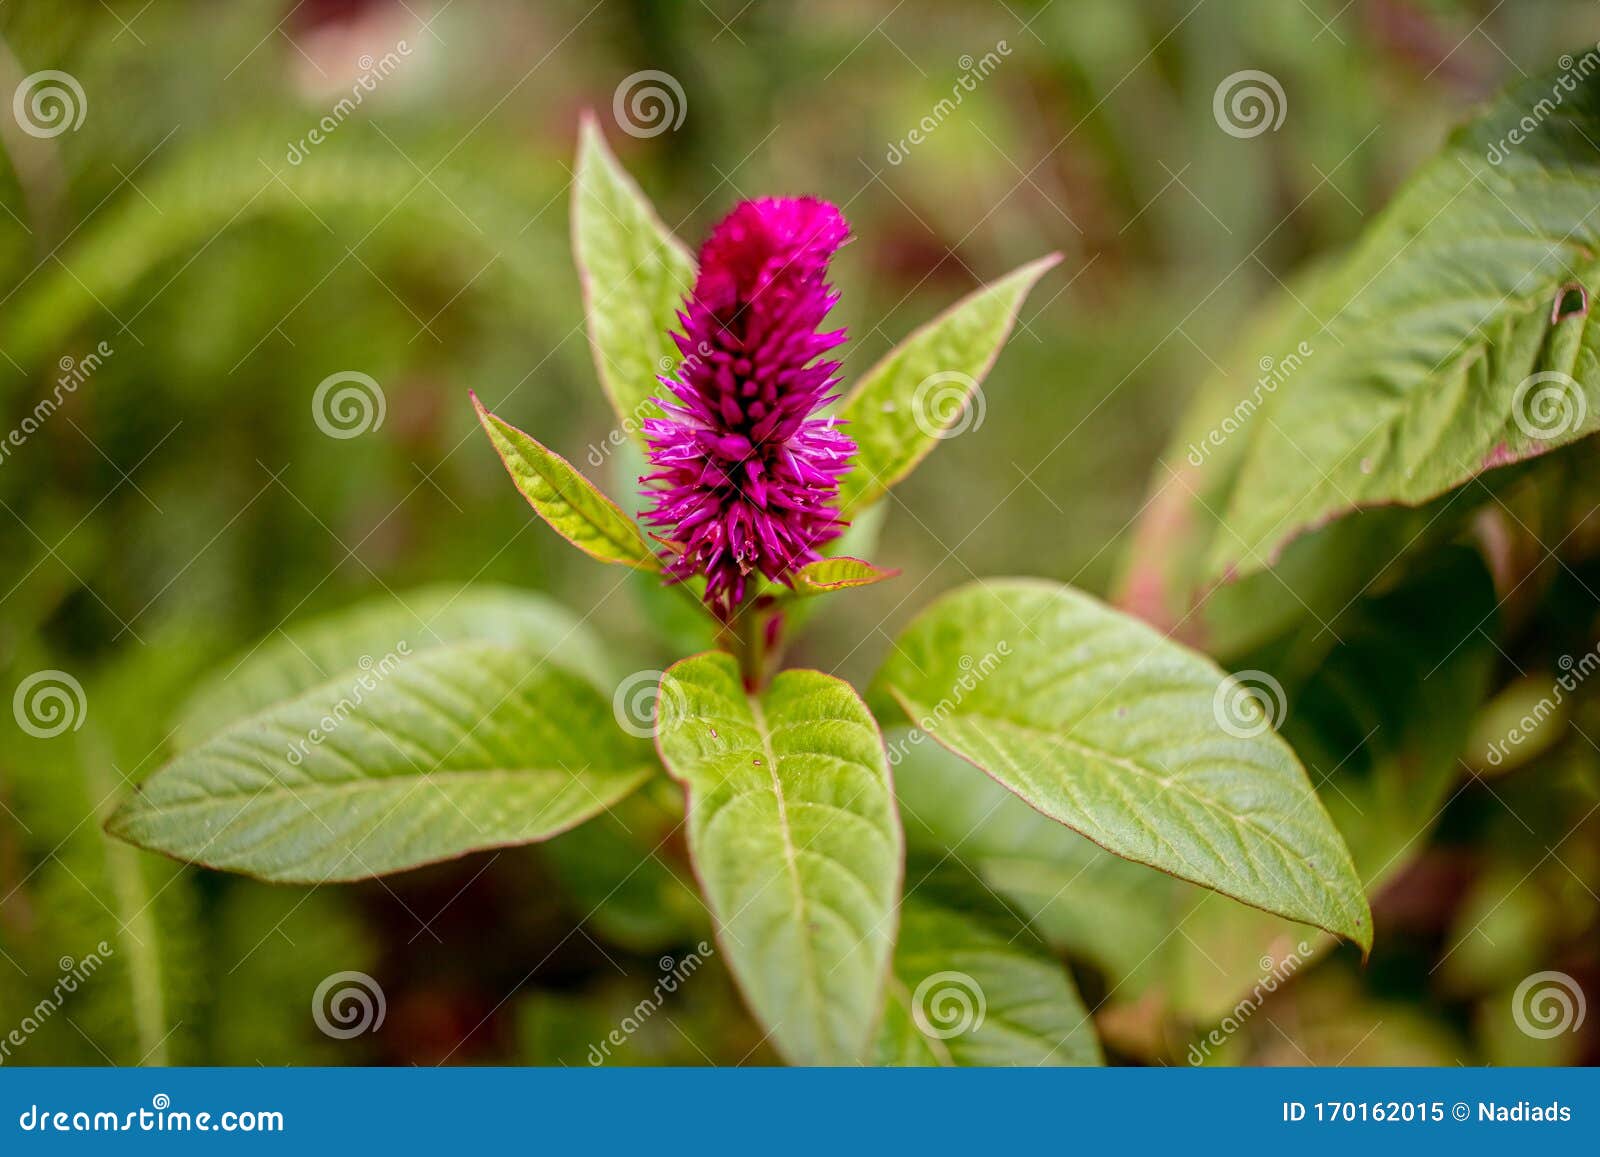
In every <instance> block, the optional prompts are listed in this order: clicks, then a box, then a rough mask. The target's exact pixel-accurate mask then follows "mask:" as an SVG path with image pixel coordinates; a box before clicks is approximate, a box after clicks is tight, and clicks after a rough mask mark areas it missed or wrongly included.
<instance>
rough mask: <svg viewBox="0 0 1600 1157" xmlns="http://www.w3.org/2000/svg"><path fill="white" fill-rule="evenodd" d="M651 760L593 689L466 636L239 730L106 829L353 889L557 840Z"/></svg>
mask: <svg viewBox="0 0 1600 1157" xmlns="http://www.w3.org/2000/svg"><path fill="white" fill-rule="evenodd" d="M653 766H654V760H653V759H652V757H651V752H650V748H649V745H648V744H647V743H645V742H643V741H641V740H635V739H632V738H630V737H629V736H628V735H627V734H625V733H624V732H623V731H622V730H621V729H620V728H619V727H618V725H617V722H616V719H615V717H614V716H613V713H612V704H611V703H610V702H609V701H608V700H607V699H606V698H605V697H604V696H603V695H601V693H600V692H599V691H597V690H596V689H595V688H594V687H593V686H592V685H591V684H589V683H588V682H586V681H585V680H583V679H581V678H579V677H578V676H576V675H573V674H571V673H570V672H567V671H563V670H561V669H560V668H558V667H555V666H553V665H550V664H538V663H530V662H529V659H528V657H527V656H526V655H524V654H522V653H521V652H519V651H515V650H511V649H509V648H506V647H498V646H494V645H492V644H482V643H463V644H457V645H454V646H448V647H438V648H435V649H433V650H430V651H424V652H421V653H419V654H417V655H415V656H414V657H410V658H401V659H400V660H399V661H398V662H394V663H390V662H388V661H387V660H385V661H384V662H382V663H380V664H379V665H377V666H375V667H373V668H371V669H369V670H367V671H364V672H363V673H362V674H361V676H360V677H359V678H357V679H356V680H354V681H352V682H351V683H350V684H348V685H339V684H325V685H323V686H322V687H319V688H316V689H314V690H312V691H309V692H307V693H306V694H304V695H302V696H300V697H299V698H296V699H291V700H289V701H288V702H286V703H282V704H280V705H279V706H277V707H274V708H272V709H270V710H268V711H264V712H261V713H259V714H256V715H253V716H251V717H249V718H248V719H245V720H242V721H241V722H239V723H236V724H234V725H233V726H231V727H229V728H227V729H225V730H223V731H222V732H220V733H218V734H217V735H215V736H213V737H212V738H211V739H209V740H207V741H206V742H204V743H202V744H201V745H200V746H198V747H196V748H193V749H192V750H190V751H188V752H185V753H184V754H182V755H179V756H178V757H177V758H176V759H174V760H173V761H172V762H170V763H169V764H167V765H166V766H165V767H163V768H162V769H161V770H160V771H158V772H156V773H155V775H153V776H151V777H150V778H149V779H148V780H146V781H145V782H144V783H143V784H141V785H140V786H139V788H138V789H137V790H136V791H135V792H134V794H133V795H132V796H131V797H130V798H129V799H128V800H126V801H125V802H124V803H123V805H122V806H121V807H120V808H118V810H117V811H116V813H115V814H114V815H113V816H112V817H111V820H110V821H109V822H108V824H107V829H108V830H109V831H110V832H111V833H112V834H113V835H116V836H119V837H121V838H122V839H125V840H128V841H130V842H132V843H135V844H138V845H140V846H141V847H145V848H150V849H152V850H155V851H160V852H165V853H167V854H168V855H172V856H176V857H178V858H179V859H183V860H189V861H192V862H194V863H199V864H205V865H207V866H209V867H214V868H224V869H227V870H229V871H235V872H242V873H244V874H246V875H251V876H257V877H260V878H262V879H266V880H275V881H284V882H297V883H323V882H326V881H331V880H354V879H361V878H364V877H368V876H375V875H382V874H384V873H386V872H397V871H401V870H403V869H406V868H413V867H416V866H418V865H420V864H427V863H432V862H434V861H436V860H444V859H449V858H451V857H454V856H460V855H464V854H465V853H467V852H471V851H476V850H479V849H482V848H491V847H503V846H506V845H510V844H521V843H529V842H532V841H535V840H542V839H547V838H549V837H550V836H553V835H556V834H557V833H559V832H562V831H565V830H566V829H567V828H570V827H572V826H573V825H575V824H577V823H580V822H582V821H583V820H585V819H588V818H589V817H590V816H593V815H595V814H596V813H598V812H600V811H602V810H603V809H605V808H606V807H609V806H610V805H611V804H613V803H615V802H616V801H617V800H619V799H621V798H622V797H623V796H625V795H627V794H628V793H629V792H630V791H632V790H633V789H634V788H635V787H637V786H638V785H639V784H640V783H642V782H643V781H644V780H645V779H646V778H647V777H648V776H649V775H650V773H651V770H652V768H653Z"/></svg>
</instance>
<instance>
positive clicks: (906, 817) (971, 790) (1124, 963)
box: [885, 728, 1259, 999]
mask: <svg viewBox="0 0 1600 1157" xmlns="http://www.w3.org/2000/svg"><path fill="white" fill-rule="evenodd" d="M885 734H886V737H887V738H888V740H889V752H890V761H891V763H892V764H893V766H894V788H895V798H896V799H897V800H898V802H899V804H900V816H901V819H902V820H903V822H904V823H905V829H906V847H907V849H908V851H909V852H910V853H911V854H914V855H918V856H921V857H924V858H926V857H929V856H944V855H948V856H949V857H950V858H951V859H952V860H954V861H956V862H957V863H959V864H961V865H963V866H964V867H965V868H966V869H967V870H969V871H970V872H971V873H972V874H973V875H974V876H976V877H977V878H978V879H981V880H982V881H983V882H984V884H985V885H987V886H988V887H990V888H992V889H994V891H995V892H997V893H998V894H999V895H1001V896H1003V897H1004V898H1005V900H1006V902H1007V904H1008V905H1009V906H1010V907H1011V908H1013V909H1014V910H1015V912H1016V913H1017V915H1018V916H1020V917H1021V918H1022V919H1023V920H1025V921H1026V924H1027V927H1028V930H1029V934H1030V935H1032V936H1034V937H1035V938H1041V937H1042V938H1043V939H1044V940H1045V941H1047V942H1048V943H1049V944H1050V945H1051V946H1052V947H1054V948H1057V949H1059V950H1061V951H1064V952H1068V953H1070V954H1071V955H1073V956H1074V957H1077V958H1079V959H1082V960H1087V961H1089V962H1091V963H1093V964H1094V965H1095V966H1096V967H1098V968H1100V969H1101V970H1102V971H1103V972H1105V974H1106V976H1107V978H1108V979H1109V980H1110V981H1111V982H1112V983H1113V984H1114V986H1115V988H1116V995H1117V998H1118V999H1129V998H1131V997H1134V996H1137V995H1138V994H1139V992H1141V991H1142V990H1143V989H1144V988H1145V987H1147V984H1148V982H1149V981H1150V980H1152V979H1154V978H1155V976H1156V975H1157V971H1158V968H1159V966H1160V965H1161V964H1162V963H1163V962H1164V960H1163V958H1164V949H1165V948H1166V946H1168V945H1169V944H1170V942H1171V940H1172V939H1173V937H1172V926H1173V924H1174V922H1175V921H1176V919H1177V917H1178V916H1179V915H1180V910H1181V905H1180V903H1179V902H1178V899H1177V891H1178V889H1180V888H1184V889H1187V890H1190V891H1193V890H1194V889H1188V886H1187V885H1181V884H1179V883H1178V881H1176V880H1174V879H1173V878H1172V877H1171V876H1167V875H1163V874H1162V873H1160V872H1157V871H1154V870H1153V869H1151V868H1147V867H1145V866H1144V865H1143V864H1136V863H1134V862H1132V861H1131V860H1124V859H1121V858H1120V857H1118V856H1113V855H1112V854H1111V853H1110V852H1107V851H1105V850H1104V849H1103V848H1101V847H1099V846H1098V845H1096V844H1094V843H1092V842H1091V841H1089V840H1086V839H1084V838H1083V837H1082V836H1080V835H1079V834H1078V833H1077V832H1075V831H1073V830H1072V829H1071V828H1068V827H1063V826H1062V825H1061V824H1059V823H1057V822H1056V821H1055V820H1053V819H1050V818H1049V817H1048V816H1045V815H1042V814H1041V813H1039V812H1037V811H1035V810H1034V809H1033V808H1031V807H1029V806H1028V805H1027V804H1025V803H1023V802H1022V801H1021V800H1020V799H1018V798H1017V797H1016V796H1015V795H1013V794H1012V793H1011V792H1010V791H1008V790H1007V789H1006V788H1004V787H1002V786H1000V784H998V783H996V782H995V781H994V780H993V779H990V778H989V777H988V776H986V775H979V774H977V773H975V772H974V771H973V769H972V765H971V764H970V763H968V762H967V761H966V760H964V759H961V758H959V757H957V756H955V755H952V754H951V753H950V752H948V751H946V750H945V749H944V748H942V747H940V746H939V745H938V744H937V743H935V742H933V741H932V740H931V739H929V738H928V737H927V735H925V734H924V733H922V732H921V731H918V730H915V729H913V730H911V731H907V730H905V729H903V728H895V729H891V730H889V731H887V732H886V733H885ZM910 878H912V879H915V878H916V877H915V875H912V876H911V877H910ZM1204 894H1205V895H1207V896H1212V895H1214V893H1210V892H1207V893H1204ZM1219 903H1223V904H1229V903H1231V902H1230V901H1228V900H1225V899H1222V900H1219ZM1234 906H1235V907H1237V905H1234ZM1247 910H1249V909H1247ZM1249 911H1252V912H1253V910H1249ZM1255 914H1258V915H1259V913H1255ZM902 939H904V936H903V935H902Z"/></svg>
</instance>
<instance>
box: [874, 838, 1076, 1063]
mask: <svg viewBox="0 0 1600 1157" xmlns="http://www.w3.org/2000/svg"><path fill="white" fill-rule="evenodd" d="M945 873H946V875H947V877H948V878H949V882H945V881H939V880H938V876H937V873H935V875H934V876H933V877H932V878H929V879H923V880H919V882H918V883H917V884H916V886H915V889H914V891H912V892H911V893H910V894H908V895H907V896H906V900H905V903H904V905H903V906H902V907H901V911H900V938H899V941H898V943H897V944H896V945H895V952H894V975H893V977H892V978H891V980H890V982H889V1001H888V1005H887V1007H886V1009H885V1012H884V1022H883V1027H882V1029H881V1030H880V1032H879V1034H878V1058H877V1059H878V1063H880V1064H885V1065H943V1066H954V1065H960V1066H995V1065H1098V1064H1101V1063H1102V1059H1101V1056H1100V1046H1099V1042H1097V1041H1096V1040H1095V1035H1094V1028H1093V1025H1092V1023H1091V1021H1090V1019H1089V1013H1088V1010H1087V1009H1085V1008H1084V1007H1083V1002H1082V1000H1080V999H1079V997H1078V990H1077V988H1076V987H1075V986H1074V985H1073V983H1072V978H1071V977H1070V976H1069V975H1068V974H1067V970H1066V969H1065V968H1063V967H1062V965H1061V963H1060V962H1059V961H1058V960H1056V959H1055V958H1054V957H1053V956H1052V955H1051V954H1050V952H1049V950H1048V949H1047V948H1045V947H1044V946H1043V945H1041V944H1039V943H1037V941H1036V940H1035V939H1034V938H1032V937H1030V935H1029V934H1028V932H1027V930H1026V929H1025V928H1024V926H1023V925H1022V923H1021V921H1020V920H1018V919H1017V917H1016V915H1015V914H1014V913H1012V912H1011V911H1010V910H1009V909H1007V908H1006V907H1005V905H1003V904H1001V903H999V902H998V901H997V900H996V899H995V898H994V897H993V896H992V895H990V894H989V893H987V892H986V891H985V890H984V889H983V888H982V887H981V886H980V885H978V884H976V883H974V882H972V880H971V877H970V876H967V875H966V874H965V873H964V872H963V873H961V874H960V879H957V878H956V873H954V872H950V871H949V870H948V869H945ZM918 875H919V873H918V872H917V871H916V870H915V869H913V871H912V874H911V878H912V879H918Z"/></svg>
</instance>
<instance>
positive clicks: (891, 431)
mask: <svg viewBox="0 0 1600 1157" xmlns="http://www.w3.org/2000/svg"><path fill="white" fill-rule="evenodd" d="M1060 260H1061V256H1060V254H1057V253H1052V254H1050V255H1049V256H1048V257H1041V258H1039V260H1037V261H1031V262H1029V263H1028V264H1027V265H1024V266H1022V267H1021V268H1020V269H1017V270H1014V271H1013V272H1011V273H1009V274H1007V275H1006V276H1005V277H1002V278H1001V279H1000V280H999V281H996V282H994V283H992V284H990V285H986V286H984V287H983V288H981V289H978V290H975V291H974V292H972V293H970V294H968V295H967V296H966V297H964V298H962V299H961V300H960V301H958V302H956V303H955V304H954V305H952V306H951V307H950V308H949V309H947V310H945V311H944V312H943V313H941V314H940V315H939V316H938V317H936V318H934V319H933V320H932V321H930V322H929V323H927V324H926V325H924V326H923V327H922V328H921V329H918V330H917V331H916V332H914V333H912V334H911V336H910V337H908V338H906V339H905V341H903V342H901V343H900V344H899V345H897V346H895V348H894V349H893V350H891V351H890V352H889V353H888V354H887V355H886V356H885V357H884V358H883V359H882V360H881V361H879V362H878V363H877V365H875V366H873V367H872V368H871V369H869V370H868V371H867V372H866V374H865V375H864V376H863V377H862V378H861V380H860V381H858V382H857V383H856V384H855V387H854V388H853V389H851V391H850V393H849V395H848V396H847V397H846V398H845V399H844V401H843V402H841V403H840V406H839V417H840V418H841V419H843V420H844V421H846V422H848V423H849V426H848V427H847V429H848V430H849V433H850V437H851V438H853V439H855V443H856V458H855V466H854V468H853V469H852V470H851V471H850V473H848V474H846V475H845V476H844V478H843V479H841V480H840V485H839V508H840V510H841V511H842V512H843V513H844V515H845V516H846V517H849V515H850V513H851V512H852V511H854V510H856V509H857V508H859V507H861V506H864V505H866V504H867V503H869V502H871V501H872V500H873V499H875V498H877V497H878V496H879V495H880V494H882V493H883V492H884V491H886V490H887V489H888V488H889V487H891V486H893V485H894V484H895V483H896V482H899V481H900V480H901V479H902V478H904V477H905V476H906V475H907V474H910V473H911V471H912V470H914V469H915V468H916V466H917V463H919V462H921V461H922V460H923V459H924V458H926V457H927V456H928V454H929V452H931V451H932V450H933V447H934V445H935V443H937V442H938V441H939V439H940V438H941V437H944V436H945V435H946V431H948V430H949V429H950V428H951V427H952V426H954V425H955V424H956V423H957V422H958V421H960V419H961V415H962V413H963V412H964V411H965V409H966V407H967V405H968V404H969V403H970V402H971V399H972V395H973V394H974V393H975V392H976V391H977V390H978V388H979V386H980V385H981V384H982V382H983V379H984V376H985V375H986V374H988V372H989V368H990V367H991V366H993V365H994V362H995V359H996V358H998V357H999V356H1000V347H1001V346H1003V345H1004V344H1005V340H1006V337H1007V336H1008V335H1009V334H1010V333H1011V327H1012V325H1013V324H1015V322H1016V319H1017V311H1018V310H1020V309H1021V308H1022V301H1023V299H1024V298H1025V297H1027V296H1028V291H1029V290H1030V289H1032V288H1033V285H1034V283H1035V282H1036V281H1038V280H1039V278H1040V277H1042V276H1044V274H1045V272H1046V271H1047V270H1049V269H1051V268H1052V267H1054V266H1055V265H1056V264H1057V263H1058V262H1059V261H1060Z"/></svg>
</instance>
